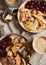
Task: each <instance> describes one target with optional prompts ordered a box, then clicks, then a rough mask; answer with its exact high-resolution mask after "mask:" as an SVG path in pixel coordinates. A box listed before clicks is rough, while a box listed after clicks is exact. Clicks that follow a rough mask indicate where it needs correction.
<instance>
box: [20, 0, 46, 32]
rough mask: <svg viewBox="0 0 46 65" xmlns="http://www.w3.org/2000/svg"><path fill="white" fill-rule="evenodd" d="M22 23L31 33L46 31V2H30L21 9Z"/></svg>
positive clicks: (33, 0)
mask: <svg viewBox="0 0 46 65" xmlns="http://www.w3.org/2000/svg"><path fill="white" fill-rule="evenodd" d="M20 23H22V24H23V26H24V28H25V29H26V30H28V31H30V32H37V31H41V30H44V29H46V2H45V1H35V0H31V1H28V2H27V3H26V4H25V5H24V6H22V7H21V8H20Z"/></svg>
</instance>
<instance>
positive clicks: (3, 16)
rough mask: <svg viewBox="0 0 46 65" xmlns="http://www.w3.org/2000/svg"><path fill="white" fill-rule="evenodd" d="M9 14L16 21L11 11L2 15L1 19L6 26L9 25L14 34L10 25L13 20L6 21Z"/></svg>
mask: <svg viewBox="0 0 46 65" xmlns="http://www.w3.org/2000/svg"><path fill="white" fill-rule="evenodd" d="M7 14H10V15H11V16H12V20H13V19H14V16H13V14H12V13H11V11H5V12H4V13H3V14H1V15H2V16H1V19H2V21H3V23H6V24H7V25H8V27H9V29H10V31H11V33H13V31H12V29H11V27H10V25H9V23H10V22H12V20H5V17H6V16H7Z"/></svg>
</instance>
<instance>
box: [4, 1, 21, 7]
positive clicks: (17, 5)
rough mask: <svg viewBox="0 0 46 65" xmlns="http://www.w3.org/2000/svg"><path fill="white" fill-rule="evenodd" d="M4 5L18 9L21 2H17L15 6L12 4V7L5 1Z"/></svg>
mask: <svg viewBox="0 0 46 65" xmlns="http://www.w3.org/2000/svg"><path fill="white" fill-rule="evenodd" d="M5 3H6V4H7V5H8V6H9V7H11V8H18V7H19V6H20V4H21V3H22V1H21V0H19V2H18V3H17V4H14V5H13V4H10V3H8V2H7V1H6V0H5Z"/></svg>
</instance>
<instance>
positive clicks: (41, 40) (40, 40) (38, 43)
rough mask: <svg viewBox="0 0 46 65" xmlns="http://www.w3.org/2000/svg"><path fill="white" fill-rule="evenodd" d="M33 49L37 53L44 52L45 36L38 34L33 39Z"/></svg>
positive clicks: (45, 47) (45, 51)
mask: <svg viewBox="0 0 46 65" xmlns="http://www.w3.org/2000/svg"><path fill="white" fill-rule="evenodd" d="M33 49H34V50H35V51H36V52H37V53H39V54H46V36H39V37H37V38H35V39H34V41H33Z"/></svg>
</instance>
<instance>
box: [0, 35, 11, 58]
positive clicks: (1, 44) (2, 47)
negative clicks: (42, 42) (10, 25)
mask: <svg viewBox="0 0 46 65" xmlns="http://www.w3.org/2000/svg"><path fill="white" fill-rule="evenodd" d="M11 44H12V40H11V38H10V37H9V36H7V37H5V38H4V39H2V40H1V41H0V57H5V56H6V54H7V52H6V48H7V47H8V46H10V45H11Z"/></svg>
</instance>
